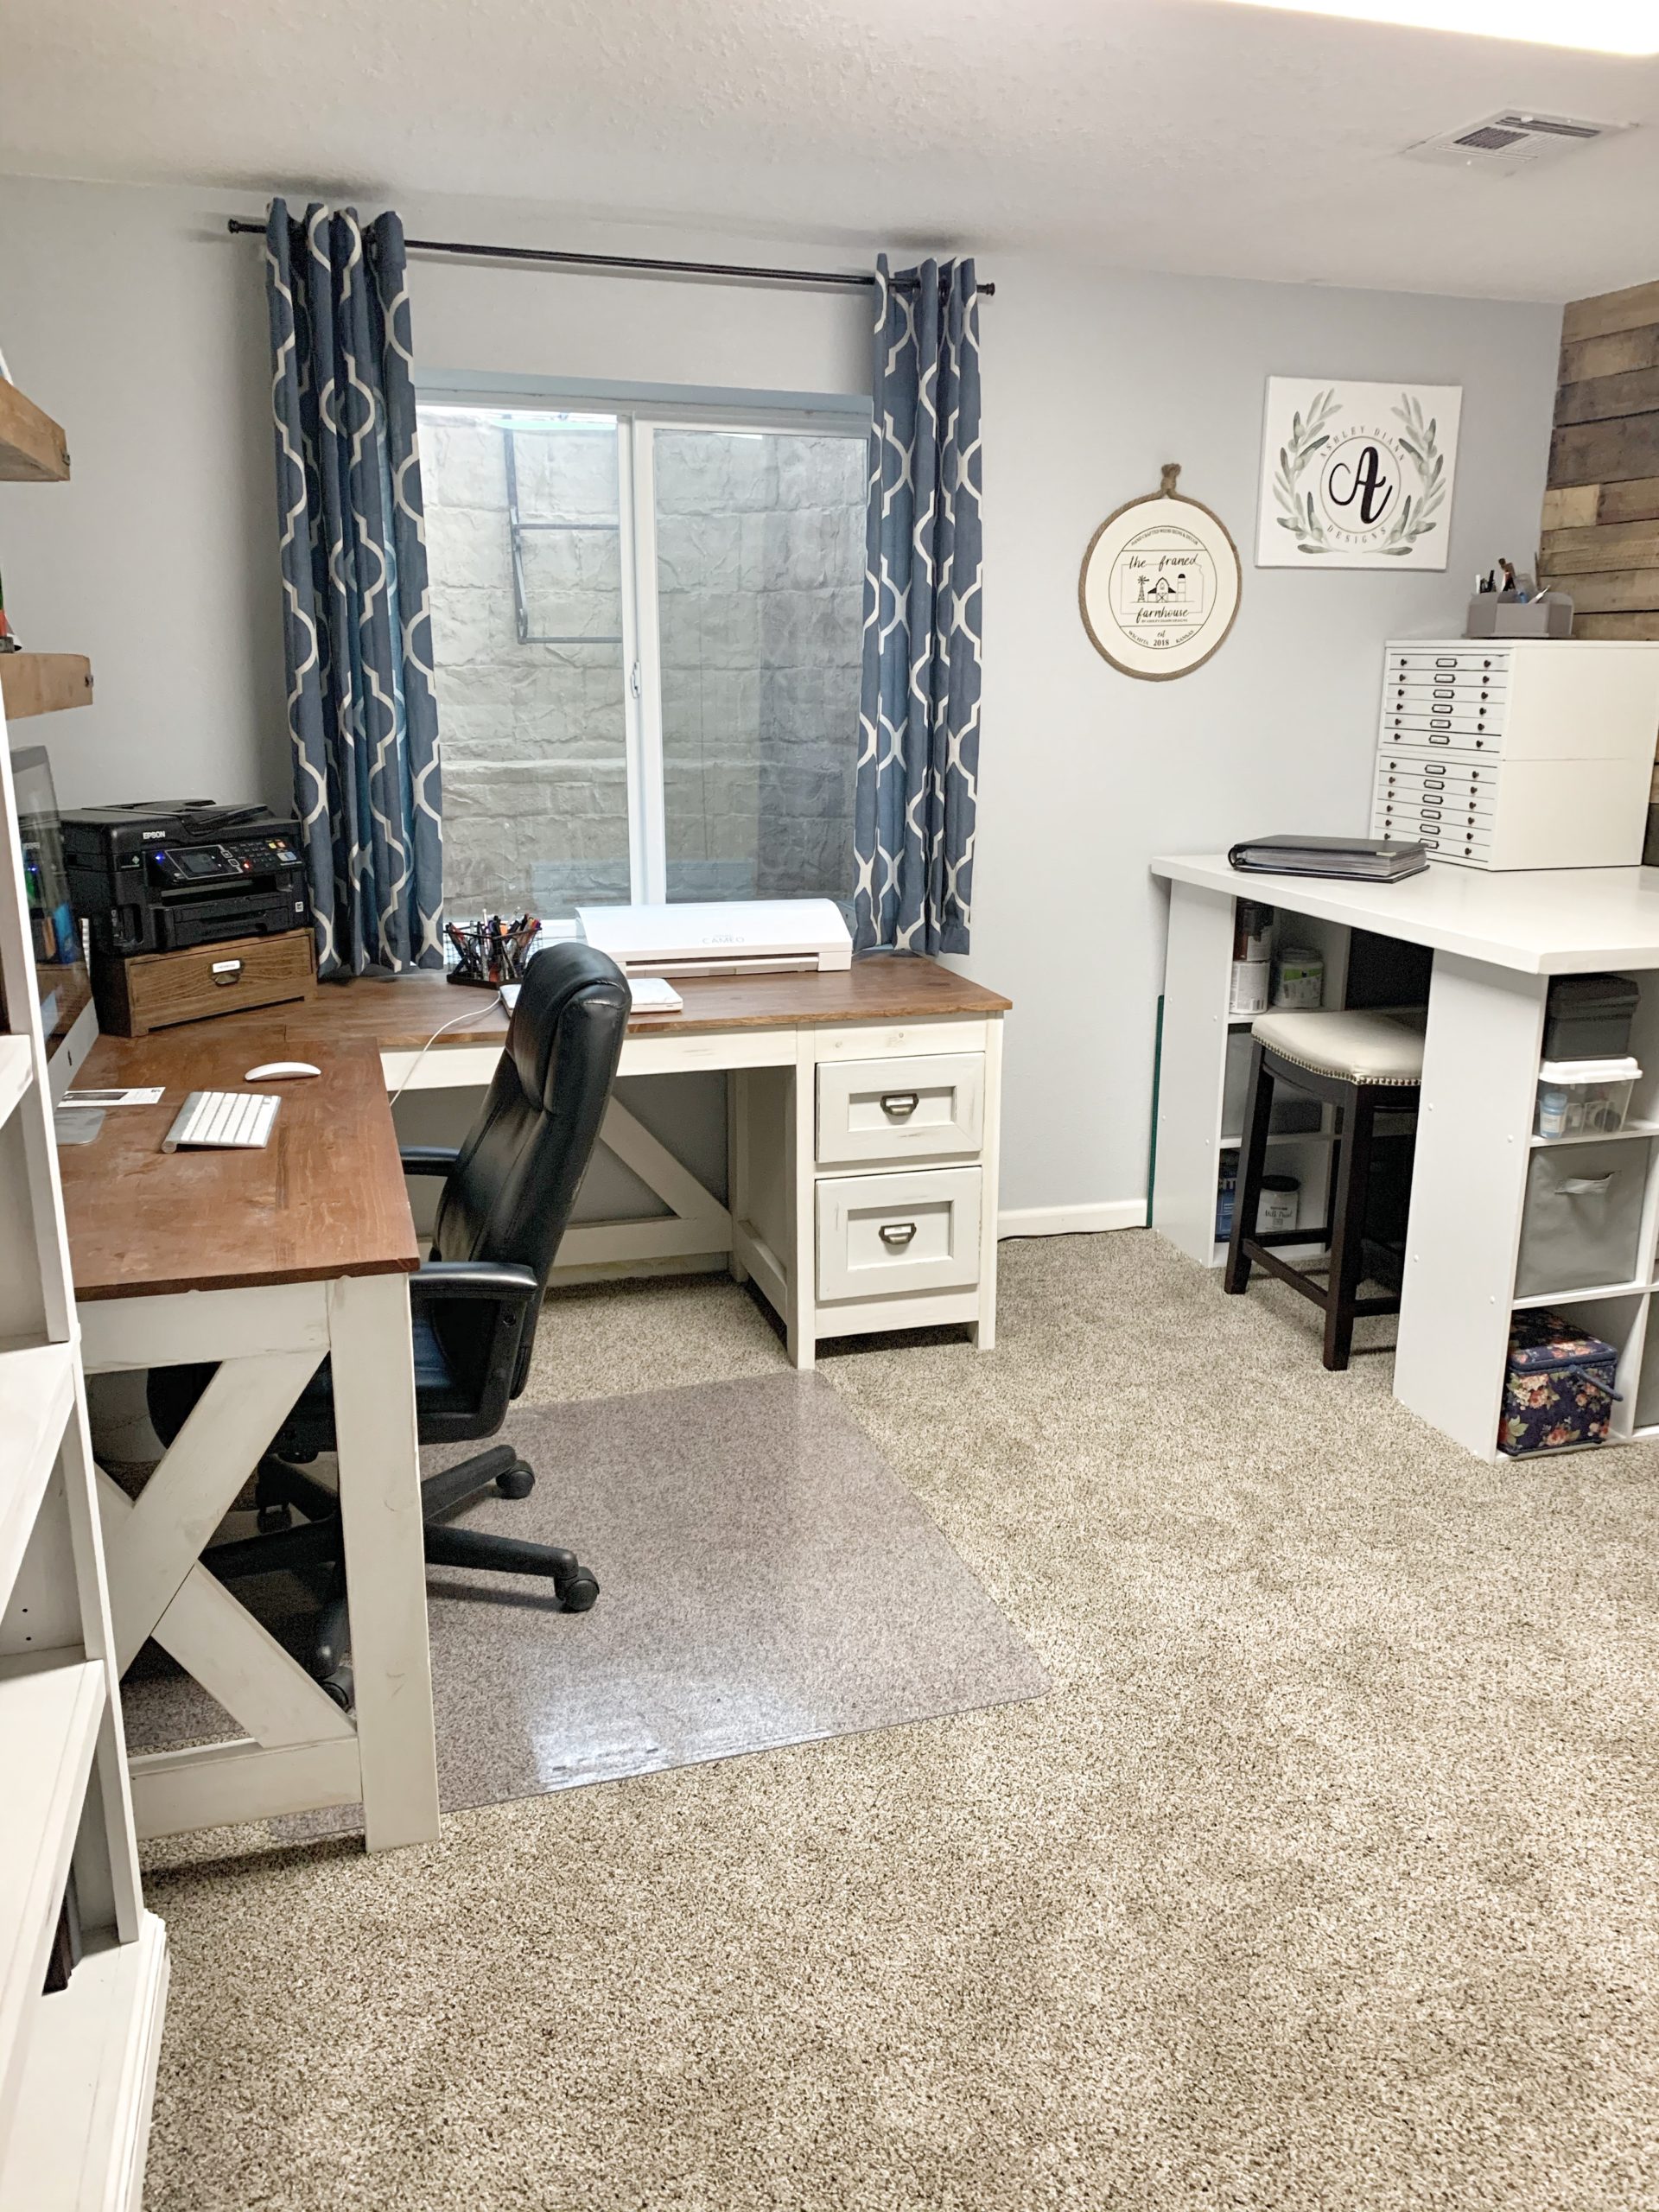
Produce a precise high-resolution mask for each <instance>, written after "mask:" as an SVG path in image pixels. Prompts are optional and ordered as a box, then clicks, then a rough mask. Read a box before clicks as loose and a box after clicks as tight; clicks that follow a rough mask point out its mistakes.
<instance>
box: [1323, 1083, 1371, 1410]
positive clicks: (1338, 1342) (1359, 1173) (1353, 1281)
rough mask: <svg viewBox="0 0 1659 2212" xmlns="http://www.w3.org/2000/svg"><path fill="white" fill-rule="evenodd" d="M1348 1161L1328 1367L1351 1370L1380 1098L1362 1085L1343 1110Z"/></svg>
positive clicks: (1340, 1198) (1337, 1221) (1336, 1212)
mask: <svg viewBox="0 0 1659 2212" xmlns="http://www.w3.org/2000/svg"><path fill="white" fill-rule="evenodd" d="M1342 1118H1343V1132H1342V1155H1341V1160H1340V1163H1339V1165H1338V1169H1337V1185H1336V1190H1335V1192H1334V1193H1333V1195H1332V1208H1331V1213H1332V1238H1331V1272H1330V1274H1329V1275H1328V1276H1327V1277H1326V1290H1325V1353H1324V1357H1325V1365H1326V1366H1327V1367H1329V1368H1332V1369H1338V1368H1344V1367H1346V1366H1347V1364H1348V1357H1349V1354H1350V1353H1351V1351H1352V1349H1353V1342H1354V1300H1355V1299H1356V1298H1357V1296H1358V1295H1359V1274H1360V1268H1361V1264H1362V1262H1363V1255H1364V1249H1365V1200H1366V1196H1367V1193H1368V1192H1369V1191H1370V1181H1371V1137H1372V1133H1373V1130H1374V1128H1375V1125H1376V1094H1375V1092H1373V1091H1371V1090H1368V1089H1367V1088H1366V1087H1365V1086H1364V1085H1363V1084H1355V1086H1354V1090H1353V1096H1352V1097H1351V1099H1350V1101H1349V1102H1348V1103H1347V1104H1346V1105H1344V1108H1343V1109H1342Z"/></svg>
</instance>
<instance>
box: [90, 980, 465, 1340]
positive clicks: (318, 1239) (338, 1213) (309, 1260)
mask: <svg viewBox="0 0 1659 2212" xmlns="http://www.w3.org/2000/svg"><path fill="white" fill-rule="evenodd" d="M458 995H459V993H456V992H452V993H451V996H452V997H454V996H458ZM295 1057H296V1055H295V1054H294V1053H293V1052H292V1051H291V1050H290V1049H289V1039H287V1038H286V1037H285V1035H284V1033H283V1029H282V1028H281V1027H279V1026H277V1025H276V1024H273V1023H271V1022H270V1021H269V1020H267V1021H264V1023H263V1025H261V1024H260V1023H259V1022H257V1020H255V1019H254V1018H252V1017H247V1016H236V1017H233V1018H232V1019H230V1020H223V1021H204V1022H193V1023H191V1024H190V1025H189V1026H188V1027H184V1028H181V1029H176V1030H173V1031H170V1032H163V1033H162V1034H160V1035H157V1036H151V1037H138V1038H127V1037H105V1038H103V1039H100V1040H99V1043H98V1044H97V1045H96V1046H94V1047H93V1049H92V1052H91V1053H90V1054H89V1055H88V1057H87V1059H86V1065H85V1066H84V1067H83V1068H82V1069H81V1070H80V1071H79V1076H78V1077H77V1079H76V1082H75V1084H74V1085H73V1088H75V1089H77V1090H95V1089H106V1088H110V1087H112V1086H113V1085H115V1084H158V1083H163V1084H166V1086H167V1090H166V1095H165V1096H163V1098H162V1102H161V1103H160V1104H159V1105H157V1106H111V1107H110V1108H108V1109H106V1111H105V1116H104V1127H103V1128H102V1129H101V1130H100V1131H99V1135H98V1136H97V1137H96V1138H95V1139H94V1140H93V1141H92V1143H91V1144H86V1145H64V1146H62V1147H60V1150H59V1153H58V1165H59V1168H60V1173H61V1175H62V1179H63V1201H64V1208H65V1211H66V1212H67V1217H68V1226H69V1255H70V1261H71V1263H72V1267H73V1274H74V1281H75V1295H76V1297H77V1298H82V1299H96V1298H140V1297H148V1296H153V1295H156V1294H161V1293H163V1292H168V1291H181V1290H234V1289H245V1288H247V1287H251V1286H253V1285H257V1284H265V1283H285V1282H320V1281H327V1280H329V1279H330V1278H332V1277H334V1276H336V1275H373V1274H412V1273H413V1272H414V1270H415V1268H416V1267H418V1266H419V1264H420V1254H419V1250H418V1249H417V1247H416V1241H415V1224H414V1222H413V1220H412V1219H411V1217H410V1211H409V1198H408V1195H407V1192H406V1191H405V1188H404V1176H403V1170H402V1168H401V1166H399V1164H398V1159H397V1135H396V1134H395V1132H394V1131H393V1128H392V1125H391V1107H390V1105H389V1103H388V1101H387V1098H386V1085H385V1077H384V1075H383V1074H382V1072H381V1068H380V1062H379V1058H378V1055H377V1054H376V1052H375V1051H374V1049H373V1047H372V1046H370V1045H366V1044H363V1043H360V1042H357V1041H354V1040H352V1039H339V1038H331V1039H329V1041H328V1044H327V1048H326V1050H315V1051H313V1052H311V1053H310V1054H309V1057H310V1058H313V1059H315V1061H316V1062H317V1063H318V1064H319V1065H321V1069H322V1073H321V1075H320V1076H314V1077H305V1078H304V1079H303V1080H301V1081H297V1082H288V1083H282V1084H269V1085H266V1084H257V1085H255V1086H253V1087H254V1088H256V1089H258V1090H266V1089H269V1090H274V1091H275V1092H276V1093H277V1095H278V1096H280V1097H281V1099H282V1102H283V1103H282V1105H281V1106H280V1107H279V1109H277V1120H276V1124H275V1126H274V1128H272V1130H271V1134H270V1143H269V1144H268V1145H266V1146H265V1147H264V1150H263V1151H259V1152H163V1151H162V1148H161V1147H162V1138H163V1137H164V1136H165V1135H166V1134H167V1132H168V1128H169V1127H170V1126H171V1123H172V1122H173V1118H174V1116H175V1115H176V1114H177V1112H178V1110H179V1109H180V1107H181V1105H182V1104H183V1103H184V1095H185V1093H186V1091H188V1090H245V1089H246V1088H248V1085H247V1084H246V1083H245V1077H246V1075H247V1071H248V1070H249V1069H250V1068H251V1067H257V1065H259V1063H260V1062H261V1061H263V1060H273V1059H287V1058H295Z"/></svg>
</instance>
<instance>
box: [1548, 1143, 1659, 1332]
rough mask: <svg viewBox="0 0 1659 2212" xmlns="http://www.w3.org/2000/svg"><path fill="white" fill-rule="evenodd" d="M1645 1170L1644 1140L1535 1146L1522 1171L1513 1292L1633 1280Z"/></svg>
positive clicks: (1639, 1241) (1646, 1150)
mask: <svg viewBox="0 0 1659 2212" xmlns="http://www.w3.org/2000/svg"><path fill="white" fill-rule="evenodd" d="M1647 1169H1648V1147H1646V1145H1644V1144H1620V1143H1613V1144H1575V1145H1572V1146H1569V1147H1565V1148H1564V1149H1563V1150H1561V1151H1560V1152H1554V1151H1552V1150H1550V1149H1549V1148H1548V1147H1545V1146H1541V1147H1539V1149H1538V1150H1537V1151H1536V1152H1535V1153H1534V1154H1533V1155H1532V1159H1531V1161H1530V1163H1529V1166H1528V1169H1527V1205H1526V1211H1525V1213H1524V1214H1523V1215H1522V1221H1521V1252H1520V1257H1519V1259H1518V1260H1517V1262H1516V1274H1515V1292H1516V1297H1517V1298H1536V1297H1541V1296H1544V1295H1546V1294H1548V1293H1549V1292H1550V1291H1553V1290H1560V1291H1567V1290H1586V1289H1588V1288H1589V1287H1591V1285H1592V1284H1594V1283H1604V1282H1605V1283H1623V1282H1630V1281H1634V1280H1635V1278H1636V1276H1637V1273H1638V1271H1639V1270H1638V1266H1637V1247H1638V1245H1639V1244H1640V1243H1641V1236H1642V1195H1643V1185H1645V1183H1646V1181H1647ZM1640 1272H1643V1274H1645V1271H1644V1270H1642V1271H1640Z"/></svg>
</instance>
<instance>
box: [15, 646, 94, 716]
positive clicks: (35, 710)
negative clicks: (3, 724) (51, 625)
mask: <svg viewBox="0 0 1659 2212" xmlns="http://www.w3.org/2000/svg"><path fill="white" fill-rule="evenodd" d="M0 698H3V699H4V701H5V702H6V720H7V721H12V722H16V721H24V720H25V719H26V718H27V717H28V716H29V715H55V714H60V713H61V712H62V711H63V710H64V709H65V708H67V707H90V706H91V705H92V663H91V661H89V660H88V659H87V658H86V654H85V653H0Z"/></svg>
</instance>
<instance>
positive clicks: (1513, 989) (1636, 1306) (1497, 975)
mask: <svg viewBox="0 0 1659 2212" xmlns="http://www.w3.org/2000/svg"><path fill="white" fill-rule="evenodd" d="M1152 873H1153V874H1154V876H1157V877H1160V878H1161V879H1162V880H1165V881H1166V882H1167V883H1168V885H1169V887H1170V906H1169V944H1168V951H1167V955H1166V966H1165V987H1164V989H1165V996H1164V1020H1163V1041H1162V1051H1161V1055H1160V1075H1159V1108H1158V1125H1157V1165H1156V1173H1155V1179H1154V1189H1153V1194H1152V1211H1151V1219H1152V1225H1153V1227H1154V1229H1156V1230H1159V1231H1160V1233H1161V1234H1162V1235H1164V1236H1167V1237H1168V1238H1169V1239H1170V1240H1171V1242H1172V1243H1174V1244H1177V1245H1179V1248H1180V1249H1182V1250H1183V1251H1184V1252H1186V1253H1189V1254H1190V1255H1192V1257H1193V1258H1194V1259H1197V1260H1200V1261H1202V1262H1204V1263H1205V1265H1218V1264H1219V1262H1220V1259H1221V1257H1222V1248H1220V1247H1219V1246H1218V1245H1217V1242H1216V1236H1215V1217H1216V1185H1217V1175H1218V1173H1219V1166H1220V1154H1221V1151H1222V1149H1223V1143H1224V1139H1226V1138H1229V1137H1230V1135H1231V1133H1230V1132H1229V1131H1227V1130H1225V1129H1224V1128H1223V1101H1224V1096H1225V1093H1226V1089H1227V1084H1226V1071H1227V1062H1228V1040H1229V1037H1230V1034H1236V1033H1241V1032H1242V1033H1248V1031H1249V1018H1248V1017H1243V1018H1240V1017H1230V1016H1229V1014H1228V985H1229V981H1230V975H1231V968H1232V936H1233V902H1234V900H1235V899H1238V898H1246V899H1257V900H1260V901H1262V902H1263V903H1265V904H1266V905H1268V906H1273V907H1274V908H1275V909H1276V910H1277V912H1278V913H1279V915H1280V917H1281V931H1280V934H1281V942H1286V943H1289V942H1295V943H1308V944H1313V945H1316V946H1317V947H1318V948H1319V949H1320V950H1323V952H1324V954H1325V1005H1326V1006H1327V1007H1339V1006H1341V1005H1343V1004H1344V1003H1345V1000H1344V989H1345V982H1346V974H1347V952H1348V947H1349V943H1350V940H1351V934H1352V932H1353V931H1357V930H1358V931H1370V932H1372V933H1374V934H1376V935H1377V936H1380V937H1385V938H1397V939H1401V940H1402V941H1404V942H1405V943H1408V944H1417V945H1423V946H1427V948H1428V949H1429V950H1431V952H1432V953H1433V980H1432V982H1431V985H1430V989H1429V1001H1428V1029H1427V1039H1426V1042H1425V1047H1424V1056H1423V1084H1422V1092H1421V1110H1420V1118H1419V1123H1418V1135H1417V1147H1416V1162H1415V1167H1414V1176H1413V1183H1412V1197H1411V1211H1410V1217H1409V1224H1408V1234H1407V1249H1406V1269H1405V1282H1404V1287H1403V1292H1402V1308H1401V1313H1400V1322H1399V1344H1398V1350H1397V1351H1396V1353H1395V1370H1394V1390H1395V1396H1396V1397H1397V1398H1399V1399H1400V1400H1401V1401H1402V1403H1404V1404H1405V1405H1408V1406H1409V1407H1410V1408H1411V1409H1412V1411H1413V1412H1414V1413H1416V1414H1421V1416H1422V1418H1423V1419H1424V1420H1425V1421H1430V1422H1432V1423H1433V1426H1434V1427H1436V1428H1439V1429H1441V1430H1444V1432H1445V1433H1446V1434H1447V1435H1448V1436H1452V1437H1455V1438H1456V1440H1458V1442H1459V1443H1460V1444H1463V1445H1465V1446H1467V1448H1468V1449H1469V1450H1470V1451H1471V1452H1478V1453H1479V1454H1480V1456H1481V1457H1482V1458H1483V1459H1495V1458H1496V1456H1497V1423H1498V1408H1499V1403H1500V1400H1501V1397H1502V1394H1503V1363H1504V1356H1505V1352H1506V1350H1507V1345H1508V1339H1509V1329H1510V1313H1511V1310H1512V1308H1513V1307H1514V1306H1516V1305H1531V1306H1570V1307H1571V1308H1572V1310H1573V1313H1574V1314H1575V1315H1576V1316H1577V1317H1578V1318H1579V1319H1580V1321H1581V1322H1582V1323H1583V1324H1584V1325H1586V1327H1589V1328H1591V1329H1592V1330H1593V1331H1594V1332H1595V1333H1596V1334H1598V1335H1599V1336H1602V1337H1605V1338H1608V1339H1609V1341H1611V1342H1613V1343H1616V1344H1618V1347H1619V1351H1620V1366H1619V1388H1620V1389H1621V1391H1622V1393H1623V1394H1624V1402H1623V1403H1622V1404H1621V1405H1620V1406H1619V1407H1618V1408H1617V1411H1616V1414H1615V1421H1614V1435H1615V1437H1617V1438H1618V1439H1620V1440H1631V1439H1633V1438H1640V1437H1644V1436H1649V1435H1650V1436H1659V1325H1654V1326H1652V1327H1651V1328H1650V1326H1649V1313H1650V1307H1651V1303H1652V1294H1653V1292H1654V1291H1655V1289H1656V1288H1659V1262H1656V1257H1655V1255H1656V1250H1659V869H1652V868H1586V869H1550V870H1541V871H1536V872H1532V871H1529V872H1519V873H1506V874H1484V873H1480V872H1478V871H1474V870H1468V869H1463V868H1440V867H1432V868H1430V869H1429V870H1428V872H1427V874H1424V875H1418V876H1413V877H1411V878H1409V879H1408V880H1407V881H1405V882H1403V883H1395V884H1364V883H1344V882H1337V881H1332V880H1321V879H1318V878H1314V877H1308V876H1290V875H1258V874H1241V873H1239V872H1237V871H1236V870H1234V869H1233V868H1230V867H1229V866H1228V864H1227V861H1226V859H1225V857H1224V855H1220V854H1199V855H1181V856H1178V857H1174V858H1163V859H1158V860H1154V861H1153V863H1152ZM1287 918H1288V919H1287ZM1304 924H1306V927H1304V926H1303V925H1304ZM1604 969H1606V970H1612V971H1614V972H1617V973H1620V974H1626V975H1630V976H1635V977H1637V979H1638V981H1639V982H1640V986H1641V1001H1640V1004H1639V1007H1638V1009H1637V1017H1636V1022H1635V1027H1634V1029H1633V1032H1632V1038H1631V1046H1630V1049H1631V1051H1632V1052H1634V1054H1635V1055H1636V1057H1637V1059H1638V1060H1639V1061H1640V1062H1641V1065H1642V1068H1643V1079H1642V1082H1641V1084H1639V1085H1638V1086H1637V1092H1636V1094H1635V1096H1633V1098H1632V1100H1631V1106H1630V1120H1629V1121H1628V1122H1627V1123H1626V1126H1625V1129H1624V1133H1623V1134H1624V1140H1625V1141H1629V1142H1630V1143H1632V1144H1638V1145H1642V1146H1643V1147H1646V1156H1647V1166H1648V1185H1647V1205H1646V1210H1645V1212H1644V1215H1643V1227H1642V1241H1641V1244H1640V1246H1639V1250H1640V1253H1641V1255H1642V1262H1641V1264H1640V1265H1639V1267H1638V1268H1637V1273H1636V1274H1635V1275H1634V1276H1633V1277H1632V1279H1631V1280H1630V1281H1627V1282H1621V1283H1609V1284H1604V1285H1598V1286H1595V1287H1592V1288H1590V1289H1580V1290H1573V1291H1570V1292H1567V1293H1565V1294H1554V1295H1550V1294H1544V1295H1540V1296H1535V1297H1531V1298H1528V1299H1522V1300H1517V1299H1516V1297H1515V1295H1514V1292H1515V1282H1516V1256H1517V1253H1518V1250H1519V1246H1520V1238H1521V1223H1522V1209H1523V1205H1524V1201H1525V1197H1526V1187H1527V1170H1528V1163H1529V1158H1530V1155H1531V1151H1532V1148H1533V1147H1534V1145H1535V1142H1536V1141H1537V1140H1535V1138H1534V1137H1533V1135H1532V1124H1533V1109H1534V1103H1535V1096H1536V1091H1537V1083H1538V1062H1539V1058H1540V1055H1541V1045H1542V1038H1543V1023H1544V1002H1545V995H1546V992H1547V989H1548V982H1549V978H1550V977H1551V976H1568V975H1580V974H1586V973H1594V972H1596V971H1599V970H1604ZM1238 1049H1240V1048H1239V1047H1235V1051H1237V1050H1238ZM1282 1141H1283V1142H1284V1143H1285V1144H1286V1145H1287V1146H1290V1147H1294V1146H1296V1145H1297V1144H1299V1143H1300V1144H1301V1145H1302V1146H1303V1147H1308V1146H1311V1145H1313V1144H1314V1143H1316V1142H1318V1141H1319V1140H1317V1139H1314V1138H1307V1137H1304V1138H1300V1139H1298V1138H1295V1137H1287V1138H1285V1139H1283V1140H1282ZM1327 1142H1328V1140H1327ZM1650 1339H1651V1341H1650Z"/></svg>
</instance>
